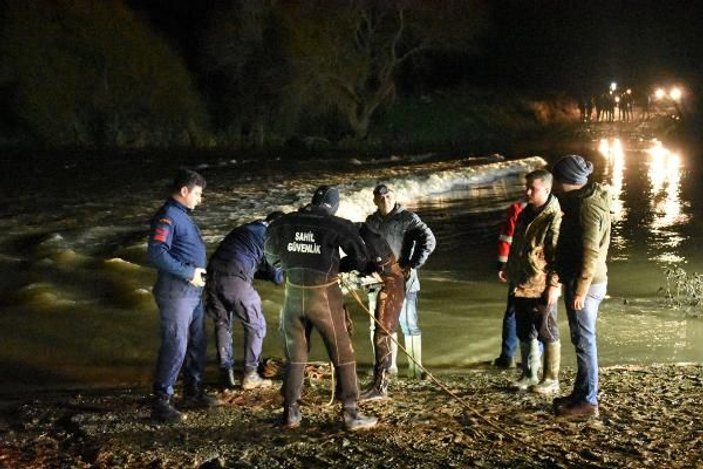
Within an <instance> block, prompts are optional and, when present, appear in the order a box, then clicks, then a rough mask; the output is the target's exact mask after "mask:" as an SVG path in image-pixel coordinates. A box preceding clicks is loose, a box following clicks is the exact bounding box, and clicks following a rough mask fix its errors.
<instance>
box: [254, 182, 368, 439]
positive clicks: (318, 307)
mask: <svg viewBox="0 0 703 469" xmlns="http://www.w3.org/2000/svg"><path fill="white" fill-rule="evenodd" d="M338 207H339V192H338V191H337V189H336V188H335V187H330V186H320V187H318V188H317V190H315V193H314V195H313V197H312V201H311V203H310V204H308V205H306V206H305V207H303V208H301V209H300V210H298V211H297V212H293V213H289V214H286V215H284V216H282V217H280V218H278V219H276V220H275V221H274V222H273V223H271V225H270V226H269V229H268V235H267V238H266V244H265V252H266V259H267V260H268V261H269V263H270V264H271V265H274V266H277V267H278V266H280V267H281V268H282V269H283V270H284V272H285V274H286V283H285V285H286V286H285V298H284V303H283V310H282V311H281V332H282V333H283V337H284V340H285V353H286V359H287V363H286V371H285V377H284V380H283V388H282V389H281V394H283V426H284V427H287V428H295V427H298V426H300V422H301V416H300V409H299V400H300V394H301V392H302V388H303V378H304V376H303V373H304V369H305V364H306V363H307V357H308V349H309V333H310V331H311V330H312V328H313V327H314V328H315V329H317V330H318V331H319V332H320V335H321V336H322V340H323V342H324V344H325V348H326V349H327V354H328V355H329V357H330V361H332V364H333V365H334V372H335V375H336V378H337V389H336V397H337V399H339V400H340V401H342V416H343V419H344V425H345V427H346V429H347V430H350V431H355V430H362V429H366V428H371V427H373V426H375V425H376V423H377V419H376V418H375V417H366V416H364V415H362V414H361V413H360V412H359V409H358V400H359V383H358V381H357V376H356V358H355V355H354V348H353V347H352V342H351V337H350V336H349V331H348V330H347V324H346V312H345V310H344V297H343V295H342V290H341V288H340V287H339V279H338V274H339V271H340V261H341V260H340V254H339V251H340V248H341V249H342V250H343V251H344V253H345V254H346V255H347V257H348V258H349V259H347V261H345V265H347V266H348V268H349V269H353V270H363V269H364V267H365V266H366V263H367V260H368V257H367V253H366V246H365V245H364V241H363V240H362V239H361V237H360V236H359V232H358V230H357V228H356V226H354V224H353V223H352V222H350V221H349V220H346V219H344V218H340V217H336V216H335V215H334V214H335V213H336V212H337V208H338Z"/></svg>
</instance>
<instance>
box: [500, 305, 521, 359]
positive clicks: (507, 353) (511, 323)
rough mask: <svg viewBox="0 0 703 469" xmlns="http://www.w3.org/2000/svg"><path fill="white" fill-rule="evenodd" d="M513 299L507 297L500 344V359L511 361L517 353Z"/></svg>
mask: <svg viewBox="0 0 703 469" xmlns="http://www.w3.org/2000/svg"><path fill="white" fill-rule="evenodd" d="M514 299H515V297H514V296H513V295H508V304H507V305H506V306H505V313H504V314H503V333H502V339H501V344H500V357H501V358H503V359H507V360H511V359H512V358H513V357H514V356H515V352H516V351H517V344H518V340H517V320H516V319H515V302H514V301H513V300H514Z"/></svg>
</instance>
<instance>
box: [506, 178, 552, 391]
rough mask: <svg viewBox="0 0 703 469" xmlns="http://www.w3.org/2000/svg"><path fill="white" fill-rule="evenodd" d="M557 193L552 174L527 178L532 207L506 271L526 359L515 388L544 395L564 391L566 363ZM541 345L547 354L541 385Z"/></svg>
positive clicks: (521, 224)
mask: <svg viewBox="0 0 703 469" xmlns="http://www.w3.org/2000/svg"><path fill="white" fill-rule="evenodd" d="M551 191H552V175H551V173H550V172H549V171H547V170H545V169H537V170H535V171H532V172H531V173H529V174H528V175H527V176H525V199H526V200H527V207H525V209H524V210H523V211H522V212H520V216H519V217H518V219H517V224H516V226H515V234H514V237H513V244H512V246H511V247H510V255H509V256H508V263H507V265H506V267H505V271H504V274H505V276H506V277H507V278H508V280H509V281H510V288H511V295H512V296H513V304H514V307H515V318H516V323H517V336H518V338H519V339H520V352H521V357H522V375H521V377H520V379H518V380H517V381H515V382H513V383H512V384H511V387H512V388H513V389H516V390H519V391H525V390H527V389H529V390H530V391H533V392H537V393H541V394H549V393H555V392H558V391H559V365H560V362H561V343H560V341H559V324H558V323H557V300H558V299H559V296H560V294H561V286H560V285H559V277H558V276H557V274H556V271H555V268H554V258H555V250H556V244H557V239H558V238H559V226H560V224H561V209H560V208H559V201H558V200H557V198H556V197H555V196H553V195H552V194H551ZM540 344H541V345H543V349H544V366H543V370H544V377H543V378H542V380H541V381H540V379H539V368H540V347H539V345H540Z"/></svg>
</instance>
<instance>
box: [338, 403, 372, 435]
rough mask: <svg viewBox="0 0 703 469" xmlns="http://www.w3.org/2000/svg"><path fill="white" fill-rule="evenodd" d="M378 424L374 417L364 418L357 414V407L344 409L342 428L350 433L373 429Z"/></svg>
mask: <svg viewBox="0 0 703 469" xmlns="http://www.w3.org/2000/svg"><path fill="white" fill-rule="evenodd" d="M377 423H378V419H377V418H376V417H366V416H365V415H362V414H361V413H359V408H358V407H356V406H355V407H345V408H344V428H346V429H347V430H349V431H350V432H355V431H358V430H367V429H369V428H373V427H375V426H376V424H377Z"/></svg>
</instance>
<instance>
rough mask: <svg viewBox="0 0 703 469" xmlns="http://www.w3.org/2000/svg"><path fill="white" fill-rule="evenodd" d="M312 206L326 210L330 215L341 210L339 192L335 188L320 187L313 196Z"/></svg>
mask: <svg viewBox="0 0 703 469" xmlns="http://www.w3.org/2000/svg"><path fill="white" fill-rule="evenodd" d="M311 203H312V205H314V206H317V207H322V208H324V209H325V210H326V211H327V212H328V213H329V214H330V215H334V214H335V213H337V209H338V208H339V191H338V190H337V188H336V187H334V186H320V187H318V188H317V189H315V194H313V196H312V201H311Z"/></svg>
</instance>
